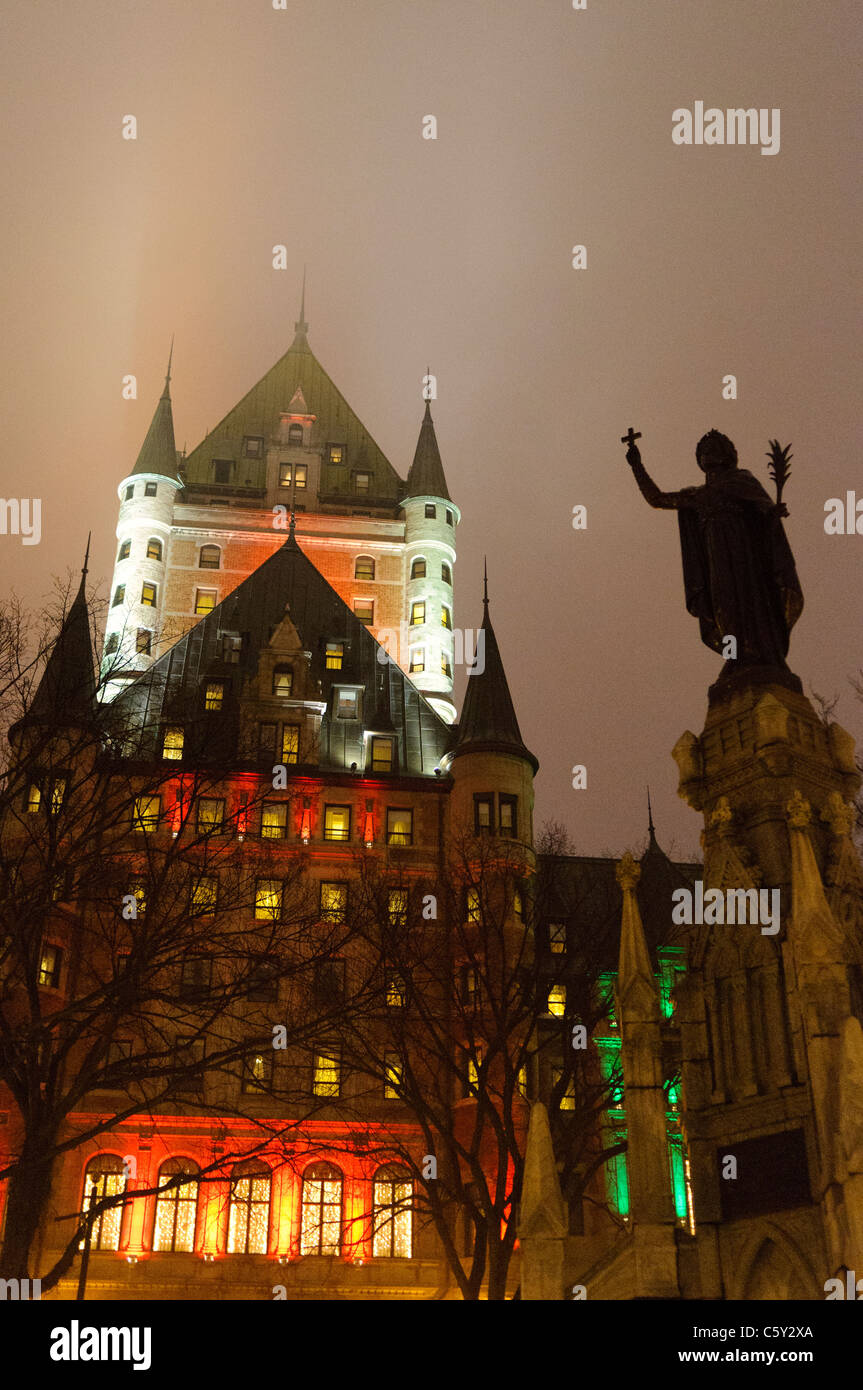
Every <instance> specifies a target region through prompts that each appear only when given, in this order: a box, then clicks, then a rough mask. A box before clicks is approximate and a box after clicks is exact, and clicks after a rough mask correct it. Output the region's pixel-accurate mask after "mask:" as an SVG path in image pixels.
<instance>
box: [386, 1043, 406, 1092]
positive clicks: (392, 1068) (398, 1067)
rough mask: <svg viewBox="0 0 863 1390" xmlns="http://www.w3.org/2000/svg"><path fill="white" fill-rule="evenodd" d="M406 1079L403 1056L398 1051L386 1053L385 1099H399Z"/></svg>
mask: <svg viewBox="0 0 863 1390" xmlns="http://www.w3.org/2000/svg"><path fill="white" fill-rule="evenodd" d="M403 1081H404V1070H403V1068H402V1061H401V1057H400V1056H399V1054H398V1053H397V1052H385V1053H384V1100H398V1098H399V1092H400V1088H401V1085H402V1082H403Z"/></svg>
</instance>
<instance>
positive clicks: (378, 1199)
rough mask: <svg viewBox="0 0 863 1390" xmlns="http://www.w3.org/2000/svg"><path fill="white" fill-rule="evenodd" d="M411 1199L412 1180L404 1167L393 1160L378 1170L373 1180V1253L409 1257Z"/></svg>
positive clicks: (388, 1256) (386, 1256)
mask: <svg viewBox="0 0 863 1390" xmlns="http://www.w3.org/2000/svg"><path fill="white" fill-rule="evenodd" d="M412 1201H413V1183H412V1181H411V1175H410V1173H409V1172H408V1170H407V1168H401V1167H399V1165H398V1164H395V1163H393V1164H389V1165H388V1166H387V1167H385V1168H379V1169H378V1171H377V1172H376V1173H375V1181H374V1217H373V1227H372V1254H373V1255H375V1256H376V1257H380V1256H383V1257H385V1258H387V1259H391V1258H393V1257H395V1258H397V1259H401V1260H409V1259H410V1257H411V1247H412V1240H411V1236H412V1232H411V1203H412Z"/></svg>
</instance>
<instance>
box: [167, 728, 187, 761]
mask: <svg viewBox="0 0 863 1390" xmlns="http://www.w3.org/2000/svg"><path fill="white" fill-rule="evenodd" d="M184 741H185V737H184V734H183V730H182V729H177V728H173V729H166V730H165V732H164V734H163V735H162V757H163V758H165V759H166V760H167V761H168V762H174V763H178V762H179V761H180V759H181V758H182V756H183V743H184Z"/></svg>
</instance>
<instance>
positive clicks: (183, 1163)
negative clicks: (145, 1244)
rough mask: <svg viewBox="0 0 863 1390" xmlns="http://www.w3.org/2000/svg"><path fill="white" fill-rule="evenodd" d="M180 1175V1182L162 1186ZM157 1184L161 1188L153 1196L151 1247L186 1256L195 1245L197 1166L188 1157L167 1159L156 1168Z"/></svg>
mask: <svg viewBox="0 0 863 1390" xmlns="http://www.w3.org/2000/svg"><path fill="white" fill-rule="evenodd" d="M181 1174H182V1176H183V1179H184V1181H183V1182H180V1183H177V1184H176V1186H174V1187H167V1186H166V1184H167V1183H169V1182H170V1181H171V1180H172V1179H173V1180H175V1181H176V1179H177V1177H178V1176H180V1175H181ZM157 1185H158V1186H159V1187H160V1188H164V1189H165V1190H164V1191H162V1192H160V1193H159V1194H158V1195H157V1197H156V1215H155V1219H154V1221H153V1249H154V1250H156V1251H159V1252H162V1251H178V1252H182V1253H183V1254H186V1255H190V1254H191V1253H192V1251H193V1250H194V1248H195V1221H196V1218H197V1215H198V1166H197V1164H196V1163H193V1162H192V1161H191V1159H188V1158H169V1159H168V1161H167V1162H166V1163H163V1164H162V1166H161V1168H160V1169H159V1178H158V1184H157Z"/></svg>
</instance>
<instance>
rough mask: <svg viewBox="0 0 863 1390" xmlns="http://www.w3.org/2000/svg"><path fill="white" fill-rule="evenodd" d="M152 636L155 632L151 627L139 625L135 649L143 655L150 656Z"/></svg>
mask: <svg viewBox="0 0 863 1390" xmlns="http://www.w3.org/2000/svg"><path fill="white" fill-rule="evenodd" d="M152 638H153V634H152V632H150V630H149V628H146V627H139V628H138V635H137V637H136V638H135V651H136V652H138V653H139V654H140V655H141V656H149V655H150V643H151V641H152Z"/></svg>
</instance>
